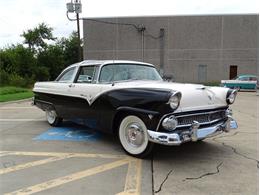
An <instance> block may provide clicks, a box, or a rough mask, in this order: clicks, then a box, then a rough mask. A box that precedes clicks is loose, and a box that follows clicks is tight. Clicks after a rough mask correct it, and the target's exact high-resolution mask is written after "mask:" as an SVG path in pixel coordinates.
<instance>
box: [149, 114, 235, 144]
mask: <svg viewBox="0 0 260 195" xmlns="http://www.w3.org/2000/svg"><path fill="white" fill-rule="evenodd" d="M237 127H238V126H237V123H236V121H235V120H234V119H233V118H232V117H230V116H228V120H227V121H225V122H222V123H219V124H217V125H215V126H212V127H207V128H199V126H198V124H197V123H195V122H194V125H193V126H192V127H191V128H190V129H187V130H186V131H181V132H179V133H178V132H176V133H162V132H157V131H151V130H147V132H148V138H149V141H151V142H154V143H157V144H163V145H180V144H182V143H184V142H189V141H198V140H201V139H205V138H209V137H213V136H216V135H218V134H221V133H223V132H229V130H230V129H236V128H237Z"/></svg>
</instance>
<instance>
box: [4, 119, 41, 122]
mask: <svg viewBox="0 0 260 195" xmlns="http://www.w3.org/2000/svg"><path fill="white" fill-rule="evenodd" d="M30 121H46V119H33V118H32V119H30V118H28V119H27V118H17V119H13V118H5V119H0V122H30Z"/></svg>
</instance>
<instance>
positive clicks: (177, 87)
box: [33, 60, 237, 157]
mask: <svg viewBox="0 0 260 195" xmlns="http://www.w3.org/2000/svg"><path fill="white" fill-rule="evenodd" d="M33 92H34V94H35V96H34V99H33V104H34V105H36V106H37V107H39V108H40V109H42V110H44V111H45V112H46V119H47V121H48V123H49V124H50V125H52V126H58V125H59V124H60V123H61V122H62V120H63V119H68V120H70V119H73V120H74V119H77V120H80V121H82V122H83V123H84V124H86V125H88V126H90V127H91V128H94V129H96V130H99V131H103V132H107V133H114V134H115V135H118V138H119V141H120V143H121V145H122V147H123V149H124V150H125V151H126V152H127V153H128V154H130V155H133V156H136V157H145V156H146V155H148V154H149V153H150V152H151V151H152V148H153V145H154V143H158V144H165V145H180V144H182V143H184V142H188V141H198V140H203V139H205V138H208V137H212V136H215V135H218V134H220V133H223V132H229V131H230V129H235V128H237V123H236V121H235V120H234V119H233V118H232V111H231V109H230V108H229V105H230V104H232V103H234V101H235V98H236V95H237V91H236V90H234V89H227V88H223V87H207V86H204V85H197V84H181V83H173V82H165V81H163V80H162V78H161V76H160V75H159V73H158V72H157V70H156V69H155V67H154V66H153V65H152V64H148V63H143V62H135V61H119V60H111V61H108V60H106V61H94V60H93V61H83V62H79V63H76V64H73V65H71V66H69V67H67V68H66V69H65V70H64V71H62V73H61V74H60V75H59V76H58V77H57V79H56V80H55V81H52V82H37V83H35V85H34V88H33ZM89 121H91V123H90V122H89Z"/></svg>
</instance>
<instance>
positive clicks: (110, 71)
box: [99, 64, 162, 83]
mask: <svg viewBox="0 0 260 195" xmlns="http://www.w3.org/2000/svg"><path fill="white" fill-rule="evenodd" d="M127 80H155V81H160V80H162V78H161V76H160V75H159V73H158V72H157V70H156V69H155V68H154V67H152V66H146V65H141V64H108V65H105V66H103V67H102V69H101V72H100V76H99V82H101V83H111V82H114V81H127Z"/></svg>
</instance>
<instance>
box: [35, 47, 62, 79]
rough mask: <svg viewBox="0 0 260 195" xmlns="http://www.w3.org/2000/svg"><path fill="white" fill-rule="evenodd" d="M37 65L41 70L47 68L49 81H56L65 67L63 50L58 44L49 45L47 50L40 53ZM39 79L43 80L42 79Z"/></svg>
mask: <svg viewBox="0 0 260 195" xmlns="http://www.w3.org/2000/svg"><path fill="white" fill-rule="evenodd" d="M37 65H38V67H41V69H42V68H43V67H45V68H47V70H48V72H49V79H50V80H54V79H55V78H56V77H57V76H58V74H59V73H60V72H61V71H62V69H64V67H65V63H64V51H63V48H62V47H61V46H60V45H58V44H56V45H48V46H47V47H46V48H45V50H42V51H40V52H39V54H38V56H37ZM38 76H41V75H38ZM37 79H38V80H42V79H41V78H37Z"/></svg>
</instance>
